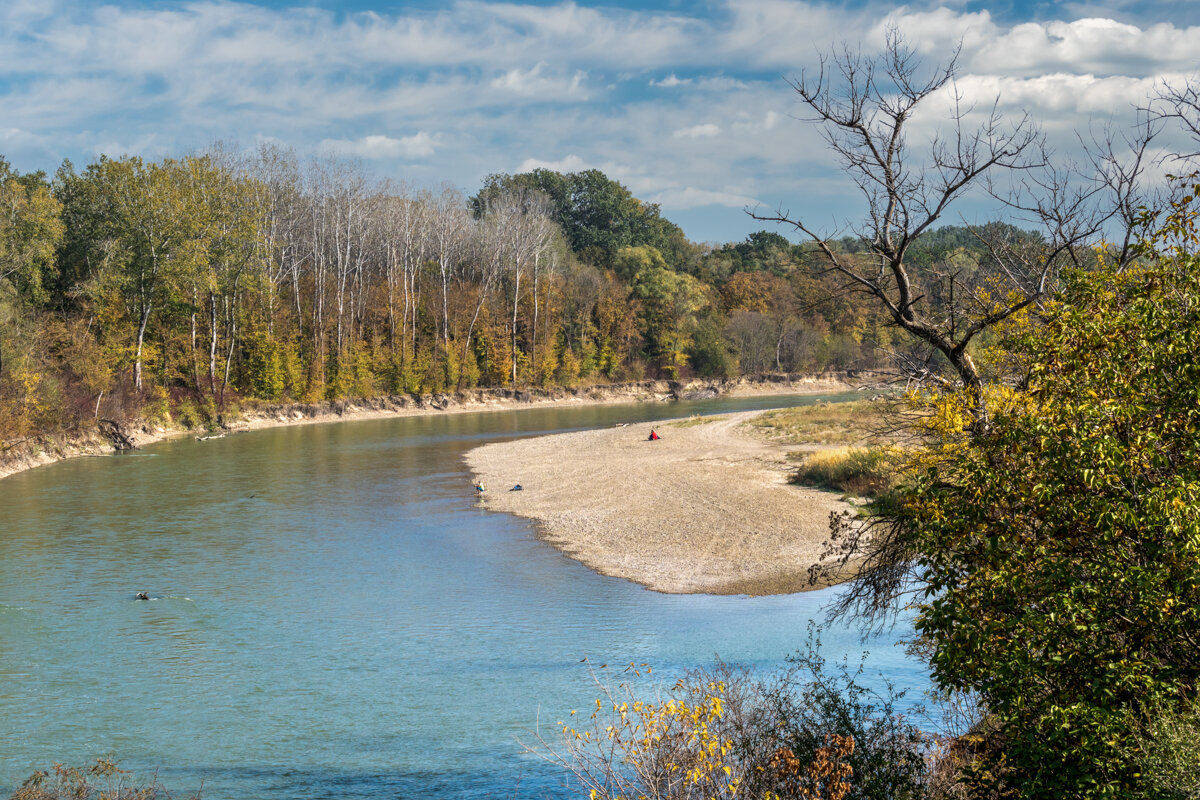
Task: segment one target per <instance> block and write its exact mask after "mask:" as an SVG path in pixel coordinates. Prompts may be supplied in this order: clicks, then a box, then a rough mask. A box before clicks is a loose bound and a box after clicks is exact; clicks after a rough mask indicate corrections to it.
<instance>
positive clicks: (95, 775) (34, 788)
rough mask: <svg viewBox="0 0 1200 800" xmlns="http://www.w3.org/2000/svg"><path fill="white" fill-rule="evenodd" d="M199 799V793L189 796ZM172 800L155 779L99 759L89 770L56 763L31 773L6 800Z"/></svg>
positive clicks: (191, 799) (190, 799)
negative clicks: (144, 780)
mask: <svg viewBox="0 0 1200 800" xmlns="http://www.w3.org/2000/svg"><path fill="white" fill-rule="evenodd" d="M188 797H189V800H199V797H200V794H199V793H196V794H192V795H189V796H188ZM160 799H161V800H171V794H170V793H169V792H167V790H166V789H165V788H164V787H163V785H162V784H160V783H159V782H158V779H157V778H153V779H151V780H150V781H149V782H147V783H142V782H139V781H137V780H136V779H134V778H133V777H132V773H130V772H128V771H127V770H123V769H119V768H118V767H117V765H116V763H115V762H113V761H111V760H109V759H105V758H102V759H98V760H97V761H96V763H95V764H92V765H91V766H89V767H67V766H64V765H62V764H55V765H54V766H53V767H52V768H51V769H49V770H39V771H38V772H35V773H33V775H31V776H30V777H29V778H28V779H27V780H26V781H25V782H24V783H23V784H21V787H20V788H19V789H17V791H16V792H14V793H13V794H12V795H11V797H10V798H9V800H160Z"/></svg>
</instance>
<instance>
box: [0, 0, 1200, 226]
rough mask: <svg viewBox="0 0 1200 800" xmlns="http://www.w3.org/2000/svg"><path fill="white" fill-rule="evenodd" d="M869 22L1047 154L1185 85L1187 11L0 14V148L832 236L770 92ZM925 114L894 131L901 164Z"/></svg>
mask: <svg viewBox="0 0 1200 800" xmlns="http://www.w3.org/2000/svg"><path fill="white" fill-rule="evenodd" d="M889 27H894V28H895V29H897V30H899V31H900V32H901V34H902V35H903V36H904V37H905V38H906V40H907V41H908V42H909V43H910V44H911V45H912V47H913V48H914V49H915V50H916V51H917V52H918V53H919V54H920V56H921V58H922V59H923V65H925V66H928V67H929V68H933V67H935V66H936V65H937V64H939V63H942V62H944V61H945V59H946V58H947V57H948V56H949V54H950V53H951V52H952V51H953V49H954V47H955V45H956V44H957V43H959V42H961V43H962V55H961V57H960V62H959V70H958V75H957V80H956V83H955V89H956V91H957V93H958V95H959V96H960V97H961V98H962V102H964V103H966V104H968V105H969V106H970V107H973V108H991V106H992V104H993V103H995V102H997V99H998V102H999V109H1000V111H1001V112H1002V113H1003V114H1004V115H1006V117H1008V118H1012V119H1016V118H1019V117H1020V116H1021V115H1022V114H1025V113H1028V114H1029V117H1030V119H1032V120H1033V121H1035V122H1036V123H1037V124H1039V125H1040V126H1041V127H1042V129H1043V131H1044V132H1045V134H1046V136H1047V138H1048V141H1049V142H1050V143H1051V144H1052V146H1053V147H1054V149H1055V151H1056V153H1057V155H1058V156H1059V157H1061V158H1063V159H1070V158H1072V157H1077V154H1076V153H1075V151H1076V150H1077V143H1078V141H1079V135H1080V134H1082V135H1083V136H1084V137H1085V138H1086V137H1087V136H1089V135H1091V134H1093V133H1095V132H1096V131H1097V130H1100V129H1102V128H1103V127H1105V126H1109V127H1111V128H1112V129H1115V130H1118V131H1119V130H1123V129H1125V128H1127V127H1129V126H1132V125H1133V124H1135V123H1136V119H1137V114H1136V109H1137V108H1138V107H1139V106H1144V105H1145V104H1146V102H1147V98H1148V97H1149V96H1150V95H1151V94H1152V93H1153V92H1154V91H1155V88H1156V87H1157V86H1160V85H1161V84H1162V83H1163V82H1164V81H1165V82H1167V83H1171V84H1174V85H1180V84H1181V83H1182V82H1183V81H1186V80H1188V79H1190V78H1192V77H1193V76H1195V75H1197V74H1200V2H1195V0H1097V1H1096V2H1064V3H1050V2H1042V1H1041V0H997V1H996V2H983V1H980V0H945V1H944V2H941V3H936V2H920V1H918V2H912V3H908V4H896V3H879V2H872V0H856V1H853V2H842V3H834V2H797V1H793V0H701V2H677V1H676V0H654V1H653V2H643V3H634V2H628V0H613V1H612V2H606V3H598V2H586V1H584V0H577V1H576V2H551V1H549V0H525V1H524V2H520V1H514V2H503V3H502V2H483V1H482V0H459V1H458V2H455V1H454V0H449V1H448V2H429V1H427V0H419V1H417V2H395V1H393V2H387V1H386V0H350V2H334V1H333V0H314V1H313V2H308V3H305V2H299V3H296V2H289V1H288V0H258V2H229V1H228V0H196V1H195V2H145V1H143V2H131V1H129V0H113V1H112V2H105V3H101V2H83V1H79V2H69V1H68V0H2V2H0V155H3V156H4V157H5V158H7V159H8V160H9V162H10V163H12V164H13V166H14V167H16V168H17V169H19V170H22V171H32V170H37V169H42V170H45V171H47V172H48V173H52V172H53V171H54V170H55V169H56V168H57V167H58V165H59V164H60V163H61V162H62V161H63V160H64V159H68V158H69V159H71V160H72V162H74V163H75V164H76V165H77V166H82V165H85V164H87V163H89V162H90V161H92V160H94V159H95V158H97V157H98V156H99V155H100V154H106V155H109V156H114V157H115V156H120V155H123V154H131V155H140V156H144V157H147V158H154V159H157V158H161V157H164V156H168V155H174V156H178V155H183V154H186V153H188V152H194V151H197V150H202V149H204V148H205V147H207V146H209V145H210V144H211V143H212V142H214V141H223V142H226V143H231V144H234V145H236V146H238V147H242V148H253V147H255V146H256V145H257V144H258V143H260V142H273V143H277V144H281V145H284V146H287V147H292V148H294V149H295V150H296V151H297V153H298V154H299V155H300V156H301V157H303V158H309V157H321V158H325V157H336V158H342V159H351V160H355V161H357V162H358V163H360V164H361V165H362V167H363V168H364V169H365V170H367V171H368V172H369V173H370V174H372V175H375V176H377V177H379V178H390V179H394V180H404V181H407V182H409V183H410V184H412V185H415V186H429V187H436V186H439V185H441V184H442V183H443V182H449V183H452V184H454V185H457V186H459V187H461V188H462V189H463V190H464V191H465V192H466V193H468V194H470V193H473V192H474V191H476V190H477V189H478V188H479V186H480V183H481V181H482V179H483V178H484V177H485V176H486V175H488V174H490V173H496V172H510V173H515V172H520V171H525V170H528V169H531V168H534V167H539V166H541V167H549V168H552V169H558V170H561V171H576V170H580V169H588V168H597V169H601V170H603V171H604V172H605V173H607V174H608V175H609V176H610V177H613V178H615V179H617V180H620V181H621V182H622V183H624V184H625V185H626V186H628V187H629V188H630V189H631V190H632V191H633V192H634V194H635V195H637V196H638V197H640V198H641V199H643V200H645V201H648V202H654V203H658V204H659V205H660V207H661V210H662V213H663V214H664V215H665V216H666V217H668V218H669V219H671V220H673V221H675V222H676V223H678V224H680V225H681V226H682V227H683V229H684V231H685V232H686V233H687V234H688V236H689V237H690V238H691V239H693V240H695V241H707V242H724V241H735V240H740V239H742V238H743V237H745V236H746V234H748V233H750V232H752V231H755V230H759V229H762V228H763V227H764V224H763V223H760V222H757V221H755V220H753V219H751V218H750V216H749V215H747V214H746V212H745V209H747V208H755V207H757V208H758V209H759V210H760V211H762V212H766V211H771V210H774V209H778V208H782V209H785V210H787V211H789V212H791V213H792V214H794V215H797V216H800V217H803V218H804V219H805V220H806V221H809V222H810V223H812V224H813V225H814V226H815V227H817V228H820V229H821V230H822V231H823V232H829V233H835V232H837V231H839V230H845V229H846V228H847V227H848V226H851V225H852V223H853V221H854V220H855V219H858V218H861V215H862V204H861V202H860V201H859V200H858V198H857V196H856V194H855V189H854V186H853V184H851V183H849V182H848V181H847V179H846V176H845V175H844V174H843V173H842V172H841V171H840V170H839V168H838V167H837V165H836V163H835V161H834V159H833V158H832V157H831V155H830V154H829V153H828V151H827V149H826V147H825V145H824V143H823V141H822V139H821V136H820V132H819V130H818V129H817V128H816V127H815V126H813V125H812V124H811V123H809V122H806V121H805V119H804V115H803V110H802V109H801V108H800V106H799V105H798V103H797V97H796V94H795V92H794V91H793V90H792V89H791V87H790V86H789V83H788V79H795V78H797V77H799V76H800V75H801V74H802V73H803V72H804V71H805V70H808V71H809V74H811V70H812V69H813V68H814V67H815V66H816V65H817V64H818V63H819V58H820V55H821V54H822V53H828V52H830V51H831V50H832V49H834V48H839V47H842V46H843V45H848V46H850V47H852V48H856V49H858V48H861V49H862V50H863V51H864V52H873V51H877V50H878V49H879V48H880V47H881V46H882V44H883V42H884V36H885V31H886V30H887V29H888V28H889ZM949 109H950V101H949V95H948V94H944V95H943V96H939V97H934V98H930V100H929V101H928V102H927V103H926V104H925V109H924V111H923V113H922V115H921V116H920V117H919V118H916V119H914V121H913V127H912V130H911V135H910V137H909V141H908V143H909V145H910V146H911V147H913V148H914V153H916V154H917V156H916V157H918V158H919V157H920V154H921V153H923V152H924V150H925V148H926V147H927V145H928V143H929V141H930V140H931V138H932V137H933V136H934V135H935V133H936V131H937V130H938V129H939V128H943V129H944V127H945V122H946V117H947V115H948V113H949ZM1159 146H1160V147H1161V148H1162V149H1163V150H1164V151H1171V150H1172V149H1176V150H1178V149H1182V148H1183V147H1186V143H1184V142H1182V141H1181V140H1180V139H1179V137H1175V138H1174V139H1172V136H1171V135H1170V134H1169V133H1168V135H1166V136H1165V137H1164V138H1163V139H1162V140H1161V142H1160V145H1159ZM988 213H991V212H989V211H987V210H986V209H984V208H983V207H982V206H971V205H970V204H967V206H966V207H965V211H963V212H962V214H963V215H962V216H960V217H957V218H956V217H950V218H948V219H947V222H951V223H956V222H960V221H963V222H972V221H978V220H977V219H973V218H971V215H979V214H988ZM780 232H782V233H785V234H786V233H788V231H786V230H780ZM792 238H795V237H792Z"/></svg>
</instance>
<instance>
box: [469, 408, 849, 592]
mask: <svg viewBox="0 0 1200 800" xmlns="http://www.w3.org/2000/svg"><path fill="white" fill-rule="evenodd" d="M759 413H761V412H755V411H751V412H742V413H737V414H728V415H723V416H718V417H713V418H699V419H692V420H677V421H675V422H673V423H664V424H662V425H661V426H660V427H657V428H656V430H657V431H658V432H659V434H660V435H661V436H662V438H661V439H660V440H658V441H648V440H647V436H648V434H649V432H650V427H649V426H646V425H640V426H636V427H633V426H621V427H616V428H608V429H603V430H592V431H581V432H577V433H565V434H556V435H553V436H543V437H539V438H536V439H521V440H517V441H512V442H501V443H496V444H489V445H484V446H483V447H480V448H477V449H475V450H472V451H471V452H470V453H468V454H467V456H466V461H467V464H468V465H469V466H470V467H471V469H472V471H473V472H474V474H475V476H476V478H477V479H478V480H479V481H481V482H482V483H483V485H484V486H485V487H487V488H486V491H485V492H484V497H483V500H482V502H483V504H484V506H485V507H486V508H488V509H489V510H493V511H500V512H506V513H510V514H516V515H518V516H522V517H526V518H529V519H532V520H535V521H536V523H537V527H538V531H539V534H540V535H541V536H542V537H543V538H544V539H545V540H546V541H547V542H549V543H550V544H552V545H554V546H555V547H557V548H558V549H559V550H561V551H562V552H563V553H565V554H566V555H568V556H570V557H571V558H574V559H576V560H578V561H580V562H582V563H583V564H585V565H587V566H588V567H591V568H592V569H594V570H596V571H597V572H600V573H602V574H604V575H611V576H614V577H620V578H626V579H628V580H631V581H634V582H636V583H639V584H641V585H643V586H645V587H647V588H649V589H652V590H654V591H658V592H666V593H672V594H695V593H704V594H750V595H766V594H790V593H793V592H801V591H808V590H811V589H817V588H821V586H820V585H813V584H810V583H809V578H808V569H809V567H810V566H811V565H812V564H814V563H816V562H817V561H819V560H820V557H821V553H822V550H823V548H824V545H825V543H826V542H827V541H828V539H829V516H830V514H837V513H841V512H844V511H849V510H851V507H850V506H849V505H848V504H847V503H845V502H843V501H842V500H840V499H839V498H838V497H837V495H834V494H831V493H829V492H823V491H818V490H815V489H806V488H802V487H798V486H792V485H789V484H788V483H787V477H788V471H789V464H788V462H787V458H786V454H787V452H788V451H789V450H794V449H795V447H794V446H787V445H781V444H776V443H772V442H769V441H766V440H765V439H763V438H761V437H759V436H756V435H755V434H754V433H753V432H752V431H751V430H750V429H749V428H748V427H747V426H746V425H745V423H746V422H747V421H748V420H750V419H751V418H752V417H754V416H755V415H757V414H759ZM517 484H520V485H521V487H522V488H521V491H511V487H513V486H514V485H517ZM823 585H828V584H823Z"/></svg>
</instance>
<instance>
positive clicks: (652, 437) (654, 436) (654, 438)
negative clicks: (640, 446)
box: [650, 428, 662, 442]
mask: <svg viewBox="0 0 1200 800" xmlns="http://www.w3.org/2000/svg"><path fill="white" fill-rule="evenodd" d="M661 438H662V437H661V436H659V435H658V432H657V431H655V430H654V428H651V429H650V441H652V442H657V441H658V440H659V439H661Z"/></svg>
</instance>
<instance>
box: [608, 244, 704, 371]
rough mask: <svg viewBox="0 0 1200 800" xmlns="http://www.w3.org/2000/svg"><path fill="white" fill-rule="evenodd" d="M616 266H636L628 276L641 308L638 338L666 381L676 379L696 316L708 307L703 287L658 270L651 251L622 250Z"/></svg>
mask: <svg viewBox="0 0 1200 800" xmlns="http://www.w3.org/2000/svg"><path fill="white" fill-rule="evenodd" d="M617 260H618V261H619V262H628V263H637V264H640V268H639V269H638V271H637V272H636V273H635V274H634V275H633V276H632V288H633V296H634V297H635V298H636V299H637V300H639V301H640V302H641V306H642V316H641V323H642V334H643V336H644V338H645V341H646V351H647V355H649V356H650V358H651V359H652V360H653V361H654V363H655V364H656V365H657V366H658V368H659V369H660V370H661V371H662V372H663V373H664V374H665V375H666V376H667V377H669V378H672V379H674V378H678V377H679V370H680V368H682V367H683V366H684V365H685V364H686V363H687V361H688V349H689V348H690V347H691V345H692V341H693V335H694V334H695V332H696V328H697V326H698V325H699V322H698V316H699V314H700V313H701V312H702V311H703V310H704V309H706V308H707V307H709V306H710V305H711V301H710V298H709V296H708V292H707V291H706V287H705V286H704V285H703V284H702V283H700V281H698V280H696V279H695V278H693V277H692V276H691V275H687V274H685V273H681V272H674V271H672V270H670V269H667V268H665V267H664V266H660V265H661V264H662V263H663V262H662V256H661V255H659V254H658V252H657V251H656V250H654V249H653V248H626V249H624V250H622V251H620V252H618V254H617Z"/></svg>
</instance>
